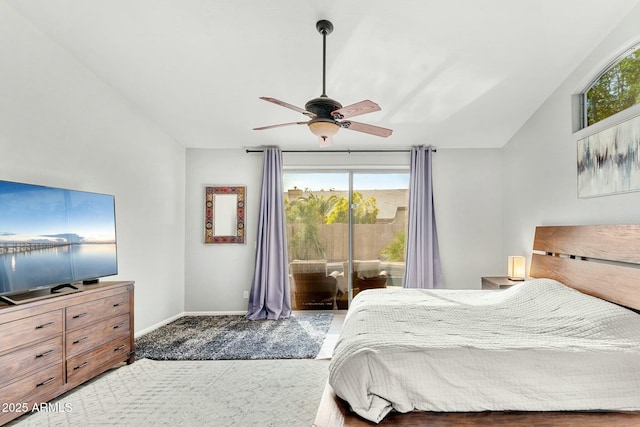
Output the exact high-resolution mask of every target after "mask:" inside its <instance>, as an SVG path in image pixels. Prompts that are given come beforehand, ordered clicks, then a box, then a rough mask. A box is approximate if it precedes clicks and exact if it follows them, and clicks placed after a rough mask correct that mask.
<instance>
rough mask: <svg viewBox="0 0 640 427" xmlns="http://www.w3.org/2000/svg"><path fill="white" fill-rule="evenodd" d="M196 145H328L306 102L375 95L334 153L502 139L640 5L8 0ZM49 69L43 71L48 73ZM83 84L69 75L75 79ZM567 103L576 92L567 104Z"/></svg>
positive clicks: (551, 0)
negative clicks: (327, 27) (382, 131)
mask: <svg viewBox="0 0 640 427" xmlns="http://www.w3.org/2000/svg"><path fill="white" fill-rule="evenodd" d="M0 1H2V2H4V3H6V4H7V5H9V6H10V7H12V8H14V10H16V11H17V12H18V13H19V14H21V15H22V16H23V17H24V18H25V20H26V21H28V22H30V23H31V24H32V25H33V26H34V27H35V28H36V29H37V30H39V31H41V32H42V33H43V34H44V35H45V36H46V37H48V38H50V39H51V40H52V41H53V42H54V43H56V44H58V45H59V46H61V47H62V48H63V49H65V50H66V51H67V52H69V54H70V55H71V56H72V57H73V58H74V59H75V60H76V61H78V62H79V63H80V64H82V65H83V66H84V67H86V68H87V69H88V70H90V71H91V72H92V73H94V74H95V75H96V76H98V77H99V78H100V79H101V80H103V81H104V82H106V83H107V84H108V85H109V86H111V87H112V88H113V89H114V90H115V91H116V92H118V93H119V94H120V95H121V96H122V97H123V98H124V99H125V100H126V102H129V103H131V104H132V105H134V106H135V108H136V109H137V110H138V111H140V112H141V113H142V114H144V115H146V116H147V117H148V118H149V119H150V120H152V121H153V122H155V123H156V124H157V126H159V127H160V128H162V130H163V131H164V132H166V133H167V134H169V135H170V136H171V137H172V138H174V139H175V140H176V141H177V142H178V143H179V144H181V145H183V146H185V147H199V148H235V147H257V146H261V145H272V144H274V145H279V146H281V147H283V148H289V149H314V148H317V141H316V138H315V137H314V136H313V135H312V134H311V133H310V132H309V130H308V129H307V128H306V126H291V127H283V128H277V129H270V130H264V131H254V130H252V128H254V127H258V126H264V125H270V124H277V123H286V122H295V121H302V120H306V117H305V116H303V115H301V114H299V113H297V112H296V111H293V110H290V109H286V108H282V107H280V106H277V105H274V104H270V103H268V102H265V101H262V100H259V99H258V97H259V96H269V97H274V98H277V99H280V100H283V101H286V102H288V103H290V104H293V105H296V106H299V107H304V105H305V103H306V102H307V101H308V100H310V99H312V98H315V97H317V96H319V95H320V94H321V92H322V37H321V36H320V35H319V34H318V32H317V31H316V28H315V23H316V21H318V20H319V19H328V20H330V21H331V22H332V23H333V24H334V27H335V29H334V31H333V33H332V34H331V35H329V36H328V37H327V81H326V86H327V95H329V96H330V97H331V98H334V99H336V100H338V101H340V102H341V103H342V104H343V105H348V104H352V103H355V102H358V101H361V100H365V99H370V100H373V101H375V102H377V103H378V104H379V105H380V107H381V108H382V111H379V112H374V113H370V114H368V115H363V116H359V117H358V118H357V119H356V120H357V121H359V122H364V123H370V124H374V125H377V126H383V127H388V128H392V129H393V130H394V133H393V135H391V136H390V137H388V138H378V137H375V136H371V135H367V134H364V133H360V132H355V131H351V130H340V132H339V133H338V134H337V135H336V136H335V137H334V147H335V148H350V149H359V148H396V147H397V148H405V147H408V146H410V145H414V144H434V145H437V146H438V147H453V148H456V147H465V148H466V147H472V148H474V147H476V148H484V147H501V146H503V145H504V144H505V143H506V142H507V141H508V140H509V138H510V137H511V136H512V135H513V134H514V133H515V132H517V130H518V129H519V128H520V127H521V126H522V125H523V124H524V123H525V122H526V121H527V119H528V118H529V117H530V116H531V115H532V114H533V113H534V112H535V110H536V109H537V108H538V107H539V106H540V105H541V104H542V103H543V102H544V100H545V99H546V98H547V97H549V96H550V95H551V94H552V93H553V91H554V90H555V89H556V88H557V87H558V86H559V85H560V83H561V82H562V81H563V80H564V79H565V78H566V77H567V76H568V75H569V74H570V73H571V72H572V71H573V70H574V69H575V67H576V66H577V65H578V64H580V62H581V61H583V60H584V59H585V57H586V56H587V55H588V54H589V53H590V52H591V50H592V49H593V48H594V47H595V46H596V45H597V43H599V42H600V41H601V40H602V39H603V38H604V37H606V35H607V34H608V33H609V32H610V31H611V30H612V29H613V28H614V27H615V26H616V24H617V23H618V22H620V20H621V19H622V18H624V16H625V15H626V14H627V13H628V12H629V10H630V9H631V8H632V7H634V6H635V5H636V4H637V3H638V0H606V1H605V0H562V1H558V0H519V1H513V0H404V1H402V2H393V1H389V0H385V1H382V0H350V1H347V0H343V1H335V0H323V1H320V0H313V1H310V0H273V1H255V0H254V1H250V0H233V1H221V0H162V1H160V0H0ZM45 72H46V71H45ZM68 84H69V85H72V84H73V82H69V83H68ZM568 105H569V103H568Z"/></svg>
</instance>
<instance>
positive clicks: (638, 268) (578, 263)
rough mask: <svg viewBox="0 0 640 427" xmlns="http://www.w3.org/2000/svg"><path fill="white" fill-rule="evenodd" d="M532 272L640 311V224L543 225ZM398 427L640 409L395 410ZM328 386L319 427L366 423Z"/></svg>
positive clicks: (610, 420)
mask: <svg viewBox="0 0 640 427" xmlns="http://www.w3.org/2000/svg"><path fill="white" fill-rule="evenodd" d="M533 250H534V254H533V256H532V259H531V271H530V276H531V277H534V278H542V277H546V278H550V279H555V280H557V281H559V282H562V283H564V284H565V285H567V286H570V287H572V288H575V289H577V290H579V291H581V292H583V293H585V294H589V295H593V296H595V297H598V298H601V299H604V300H607V301H610V302H613V303H615V304H619V305H622V306H625V307H628V308H631V309H634V310H636V311H638V310H640V225H588V226H539V227H536V234H535V238H534V243H533ZM380 424H381V425H393V426H401V427H402V426H405V427H406V426H425V425H428V426H488V425H491V426H513V425H518V426H534V425H545V426H575V425H580V426H581V427H591V426H594V427H595V426H598V427H600V426H603V425H606V426H608V427H610V426H616V427H617V426H620V427H622V426H638V425H640V412H571V411H567V412H516V411H513V412H490V411H486V412H409V413H406V414H401V413H397V412H394V411H392V412H391V413H390V414H389V415H387V416H386V417H385V418H384V419H383V420H382V421H381V422H380ZM372 425H375V424H374V423H372V422H370V421H367V420H365V419H363V418H360V417H359V416H357V415H356V414H354V413H353V412H351V411H350V410H349V405H348V404H347V403H346V402H345V401H343V400H342V399H340V398H339V397H337V396H336V395H335V393H334V392H333V389H332V388H331V386H330V385H329V384H327V385H326V387H325V390H324V394H323V396H322V400H321V402H320V406H319V408H318V412H317V414H316V419H315V421H314V424H313V426H314V427H356V426H360V427H364V426H372Z"/></svg>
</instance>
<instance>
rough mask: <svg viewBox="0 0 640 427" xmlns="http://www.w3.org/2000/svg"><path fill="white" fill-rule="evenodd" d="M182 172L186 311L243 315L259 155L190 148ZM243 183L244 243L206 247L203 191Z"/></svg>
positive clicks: (250, 271) (250, 267)
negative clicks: (184, 199)
mask: <svg viewBox="0 0 640 427" xmlns="http://www.w3.org/2000/svg"><path fill="white" fill-rule="evenodd" d="M186 164H187V168H186V171H187V172H186V236H185V242H186V248H185V269H186V270H185V283H186V293H185V311H243V312H244V311H246V310H247V302H248V300H247V299H244V298H243V294H242V293H243V291H249V290H250V289H251V280H252V278H253V266H254V256H255V242H256V224H257V222H258V200H259V197H260V179H261V174H262V155H261V154H247V153H245V151H244V150H207V149H188V150H187V161H186ZM208 185H214V186H224V185H245V186H246V187H247V201H246V212H247V213H246V217H245V230H246V233H247V234H246V243H245V244H204V190H205V187H206V186H208Z"/></svg>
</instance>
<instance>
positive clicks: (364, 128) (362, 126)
mask: <svg viewBox="0 0 640 427" xmlns="http://www.w3.org/2000/svg"><path fill="white" fill-rule="evenodd" d="M340 126H341V127H343V128H346V129H351V130H355V131H358V132H364V133H368V134H371V135H375V136H381V137H383V138H386V137H388V136H389V135H391V134H392V133H393V130H391V129H387V128H383V127H380V126H374V125H368V124H366V123H360V122H352V121H351V120H345V121H344V122H341V123H340Z"/></svg>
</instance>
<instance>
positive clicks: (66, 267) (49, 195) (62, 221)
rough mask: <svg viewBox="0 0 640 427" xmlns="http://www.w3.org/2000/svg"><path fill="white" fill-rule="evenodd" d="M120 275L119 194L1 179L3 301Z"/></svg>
mask: <svg viewBox="0 0 640 427" xmlns="http://www.w3.org/2000/svg"><path fill="white" fill-rule="evenodd" d="M115 274H118V262H117V245H116V218H115V198H114V196H111V195H107V194H98V193H90V192H85V191H76V190H67V189H63V188H53V187H46V186H41V185H32V184H23V183H18V182H9V181H0V300H3V301H5V302H7V303H9V304H18V303H21V302H26V301H30V300H33V299H39V298H45V297H49V296H53V295H55V294H56V293H60V292H65V293H66V292H69V291H76V290H79V289H80V288H81V286H79V285H80V284H81V283H83V282H84V283H85V284H88V283H96V282H97V281H98V279H99V278H101V277H106V276H111V275H115Z"/></svg>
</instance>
